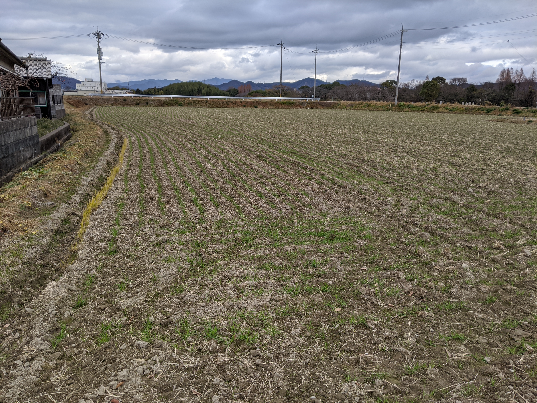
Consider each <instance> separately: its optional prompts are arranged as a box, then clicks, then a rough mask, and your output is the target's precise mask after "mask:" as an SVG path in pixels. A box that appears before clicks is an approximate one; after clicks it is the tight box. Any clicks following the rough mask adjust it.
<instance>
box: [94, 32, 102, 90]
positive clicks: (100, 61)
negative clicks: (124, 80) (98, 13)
mask: <svg viewBox="0 0 537 403" xmlns="http://www.w3.org/2000/svg"><path fill="white" fill-rule="evenodd" d="M91 35H93V36H94V37H95V38H97V59H98V60H99V83H100V87H99V88H100V89H101V94H102V93H103V76H102V74H101V64H103V63H104V62H103V51H102V49H101V39H103V36H104V34H103V33H102V32H101V31H99V27H97V31H95V32H92V33H91Z"/></svg>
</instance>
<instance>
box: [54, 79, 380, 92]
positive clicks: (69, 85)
mask: <svg viewBox="0 0 537 403" xmlns="http://www.w3.org/2000/svg"><path fill="white" fill-rule="evenodd" d="M52 80H53V84H61V86H62V88H63V89H64V90H67V89H75V88H76V84H77V83H80V82H81V81H80V80H77V79H75V78H71V77H62V76H60V77H55V78H53V79H52ZM190 81H196V80H190ZM199 81H200V82H202V83H205V84H210V85H214V86H215V87H217V88H219V89H221V90H223V91H225V90H228V89H229V88H237V89H238V88H239V87H240V86H241V85H245V84H250V85H251V86H252V91H255V90H268V89H270V88H274V87H275V86H277V85H280V82H279V81H278V82H274V83H255V82H253V81H246V82H244V81H239V80H229V79H226V78H218V77H214V78H210V79H206V80H199ZM313 81H314V80H313V78H303V79H302V80H298V81H295V82H284V83H283V85H285V86H287V87H291V88H296V89H298V88H300V87H302V86H308V87H313ZM336 81H338V82H339V83H341V84H344V85H351V84H358V85H364V86H370V87H378V84H375V83H372V82H370V81H366V80H336ZM181 82H182V81H181V80H167V79H163V80H158V79H153V78H150V79H147V80H138V81H128V82H115V83H107V85H108V88H111V87H116V86H117V87H121V88H128V89H131V90H136V89H139V90H141V91H144V90H147V89H149V88H155V87H156V88H162V87H166V86H167V85H170V84H174V83H181ZM322 84H330V83H328V82H326V81H323V80H317V85H322Z"/></svg>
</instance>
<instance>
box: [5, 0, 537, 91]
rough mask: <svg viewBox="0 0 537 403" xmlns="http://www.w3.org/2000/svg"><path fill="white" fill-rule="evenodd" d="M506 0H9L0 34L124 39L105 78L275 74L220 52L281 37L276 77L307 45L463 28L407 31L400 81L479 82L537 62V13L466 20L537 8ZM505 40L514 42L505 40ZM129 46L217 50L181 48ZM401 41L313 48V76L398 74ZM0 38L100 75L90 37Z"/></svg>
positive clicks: (266, 51) (265, 52)
mask: <svg viewBox="0 0 537 403" xmlns="http://www.w3.org/2000/svg"><path fill="white" fill-rule="evenodd" d="M513 3H514V2H511V3H506V2H501V1H493V0H473V1H468V0H406V1H404V2H403V1H400V0H383V1H377V0H365V1H360V2H357V1H356V0H293V1H292V2H289V1H288V0H286V1H284V0H271V1H268V0H234V1H231V2H230V1H228V2H223V1H221V0H198V1H187V0H182V1H168V0H153V1H150V2H147V1H126V0H114V1H110V0H107V1H102V0H95V1H93V2H91V3H88V2H83V1H72V0H51V1H47V2H41V3H33V4H32V7H27V6H26V4H25V3H24V2H20V1H18V0H7V4H6V5H4V4H3V5H2V13H3V17H2V20H3V21H2V25H1V26H0V37H1V38H27V37H40V36H56V35H64V36H65V35H73V34H75V35H76V34H85V33H89V32H92V31H93V30H95V29H96V26H97V25H98V26H99V29H101V30H102V31H103V32H105V33H108V34H110V35H115V36H118V37H123V38H128V39H131V40H130V41H128V40H121V39H117V38H112V37H110V38H108V39H105V40H104V41H103V44H102V46H103V50H104V55H105V61H106V64H105V66H104V67H103V74H104V76H105V77H106V79H107V80H108V81H110V82H113V81H115V80H117V79H120V80H126V79H129V78H130V79H133V80H134V79H141V78H170V79H175V78H179V79H181V80H189V79H201V78H204V77H205V76H206V77H214V76H226V77H232V78H236V79H240V80H248V79H252V80H258V81H277V80H278V79H279V67H280V66H279V48H278V47H276V46H270V47H259V48H256V49H239V50H225V51H222V50H217V49H218V48H234V47H247V46H267V45H276V43H278V42H279V41H280V40H283V41H284V42H285V44H286V47H288V48H289V49H290V50H292V51H294V52H298V53H290V52H286V53H285V54H284V79H286V78H285V77H288V78H289V79H290V78H297V79H298V78H303V76H304V75H309V76H313V55H312V54H311V50H312V49H314V48H315V46H319V48H320V49H321V51H330V50H335V49H341V48H347V47H349V46H353V45H359V44H364V43H366V42H368V41H370V40H373V39H375V38H378V37H381V36H383V35H385V34H387V33H390V32H394V31H397V30H398V29H400V27H401V24H404V26H405V28H429V27H439V28H441V27H452V26H455V25H457V26H461V28H457V29H449V30H441V29H437V30H431V31H424V30H416V31H409V32H407V33H405V35H404V40H405V44H404V46H403V60H402V77H403V80H410V79H413V78H415V79H423V78H425V76H426V75H427V74H429V75H442V76H444V77H446V78H450V77H453V76H467V77H468V79H469V80H470V81H476V82H479V81H486V80H492V79H495V78H496V77H497V75H498V73H499V69H500V68H501V67H500V66H499V65H498V66H496V67H493V66H490V65H488V64H487V63H489V64H490V63H491V62H492V61H495V60H509V63H508V64H506V65H510V66H513V67H520V66H524V67H525V69H529V70H531V67H529V66H532V65H533V66H535V65H536V64H537V45H536V43H537V41H535V38H536V35H537V31H535V29H534V27H535V21H537V17H536V18H528V19H520V20H517V21H516V22H505V23H498V24H488V25H482V26H477V27H472V26H471V25H472V24H479V23H480V22H486V21H489V22H490V21H494V20H496V21H497V20H500V19H505V18H512V17H516V16H521V15H526V14H529V13H533V12H537V6H535V5H534V1H533V0H517V2H516V3H515V4H513ZM463 25H468V27H466V28H465V27H462V26H463ZM532 29H533V30H532ZM509 38H511V40H512V42H511V43H510V44H509V43H507V39H509ZM136 41H142V42H154V43H157V44H164V45H175V46H192V47H202V48H211V49H213V50H210V51H203V50H200V51H186V50H181V49H178V48H174V47H169V46H166V47H156V46H152V45H147V44H143V43H140V42H136ZM398 42H399V37H398V35H396V36H394V37H391V38H388V39H386V40H383V41H381V42H377V43H374V44H371V45H368V46H361V47H357V48H352V50H351V51H350V52H340V53H336V54H326V53H325V54H322V55H321V54H320V55H319V59H318V73H319V74H324V75H327V76H328V78H329V79H330V80H332V79H338V78H339V79H345V78H347V77H348V78H365V79H369V80H373V81H377V82H380V81H383V80H385V79H389V78H395V76H394V75H395V71H396V69H397V56H398V51H399V46H398ZM4 43H6V45H7V46H9V47H10V48H11V49H12V50H13V51H14V52H15V53H17V54H19V55H24V54H27V53H28V52H35V53H39V54H45V55H50V57H54V58H55V59H56V60H58V61H61V62H63V63H65V64H70V65H71V66H73V67H74V68H76V69H78V73H79V75H78V77H79V78H80V77H82V76H91V75H95V74H96V73H97V63H96V56H95V47H96V44H95V40H93V39H91V38H88V37H86V36H83V37H80V38H66V39H55V40H44V39H41V40H32V41H9V40H5V41H4ZM515 44H516V49H517V50H515V48H514V46H515ZM518 52H520V54H521V55H523V56H524V58H522V57H520V54H519V53H518ZM299 53H304V54H299ZM470 63H472V64H470ZM468 64H470V65H468ZM502 66H503V65H502ZM200 75H201V76H200ZM342 76H345V77H342Z"/></svg>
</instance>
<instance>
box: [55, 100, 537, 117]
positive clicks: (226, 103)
mask: <svg viewBox="0 0 537 403" xmlns="http://www.w3.org/2000/svg"><path fill="white" fill-rule="evenodd" d="M65 100H66V101H65V102H66V103H69V104H71V105H73V106H76V107H78V108H79V107H83V106H89V105H91V106H136V107H167V106H185V107H194V108H256V109H257V108H259V109H339V110H341V109H343V110H369V111H392V112H429V113H450V114H453V113H455V114H467V115H488V116H517V117H518V118H522V119H523V117H528V118H530V121H526V120H522V119H520V120H521V121H523V122H524V123H532V121H531V119H532V118H533V120H536V119H537V109H536V108H516V107H512V106H507V107H500V106H480V105H461V104H442V105H440V104H431V103H419V102H416V103H405V102H401V103H399V104H398V106H395V105H394V103H390V102H363V101H359V102H352V101H320V102H312V101H303V100H296V101H295V100H283V101H276V100H266V99H263V98H252V99H247V100H242V99H235V100H234V99H227V100H226V99H203V98H192V99H190V98H148V97H144V98H137V97H98V96H91V97H89V96H68V97H66V98H65Z"/></svg>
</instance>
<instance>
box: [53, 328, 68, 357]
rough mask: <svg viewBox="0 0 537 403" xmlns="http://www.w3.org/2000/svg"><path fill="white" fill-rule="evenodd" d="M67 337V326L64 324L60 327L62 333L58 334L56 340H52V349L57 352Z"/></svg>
mask: <svg viewBox="0 0 537 403" xmlns="http://www.w3.org/2000/svg"><path fill="white" fill-rule="evenodd" d="M66 337H67V326H66V325H65V324H64V323H62V325H61V326H60V333H58V334H57V335H56V336H55V337H54V339H53V340H52V343H51V345H52V349H53V350H55V349H56V347H58V345H59V344H60V343H61V341H62V340H63V339H65V338H66Z"/></svg>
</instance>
